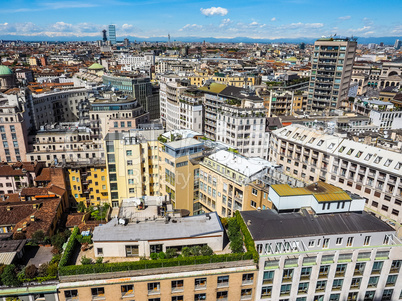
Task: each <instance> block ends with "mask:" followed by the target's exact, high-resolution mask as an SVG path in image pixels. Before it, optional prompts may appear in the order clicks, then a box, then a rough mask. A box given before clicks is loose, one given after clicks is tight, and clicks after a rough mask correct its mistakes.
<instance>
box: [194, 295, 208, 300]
mask: <svg viewBox="0 0 402 301" xmlns="http://www.w3.org/2000/svg"><path fill="white" fill-rule="evenodd" d="M201 300H207V295H206V294H195V295H194V301H201Z"/></svg>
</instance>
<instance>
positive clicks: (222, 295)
mask: <svg viewBox="0 0 402 301" xmlns="http://www.w3.org/2000/svg"><path fill="white" fill-rule="evenodd" d="M227 299H228V292H227V291H223V292H217V293H216V300H227Z"/></svg>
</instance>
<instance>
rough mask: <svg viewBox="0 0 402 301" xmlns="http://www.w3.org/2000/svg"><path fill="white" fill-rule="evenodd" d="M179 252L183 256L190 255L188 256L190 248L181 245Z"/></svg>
mask: <svg viewBox="0 0 402 301" xmlns="http://www.w3.org/2000/svg"><path fill="white" fill-rule="evenodd" d="M181 254H182V255H183V256H184V257H190V256H191V252H190V248H189V247H183V248H182V249H181Z"/></svg>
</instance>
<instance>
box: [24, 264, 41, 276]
mask: <svg viewBox="0 0 402 301" xmlns="http://www.w3.org/2000/svg"><path fill="white" fill-rule="evenodd" d="M37 273H38V269H37V268H36V266H35V265H34V264H31V265H29V266H27V267H26V268H25V276H26V278H28V279H32V278H35V277H36V275H37Z"/></svg>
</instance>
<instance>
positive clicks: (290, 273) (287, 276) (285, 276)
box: [282, 269, 293, 281]
mask: <svg viewBox="0 0 402 301" xmlns="http://www.w3.org/2000/svg"><path fill="white" fill-rule="evenodd" d="M292 277H293V269H285V270H283V277H282V280H283V281H289V280H292Z"/></svg>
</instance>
